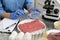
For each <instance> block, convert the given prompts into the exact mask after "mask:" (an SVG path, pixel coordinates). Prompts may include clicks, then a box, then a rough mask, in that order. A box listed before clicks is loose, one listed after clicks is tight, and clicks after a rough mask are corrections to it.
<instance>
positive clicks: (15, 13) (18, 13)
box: [10, 9, 25, 19]
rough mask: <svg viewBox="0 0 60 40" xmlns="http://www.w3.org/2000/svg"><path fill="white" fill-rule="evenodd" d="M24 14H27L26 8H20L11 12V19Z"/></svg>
mask: <svg viewBox="0 0 60 40" xmlns="http://www.w3.org/2000/svg"><path fill="white" fill-rule="evenodd" d="M23 15H25V12H24V10H20V9H18V10H17V11H16V12H13V13H11V14H10V19H17V18H20V17H21V16H23Z"/></svg>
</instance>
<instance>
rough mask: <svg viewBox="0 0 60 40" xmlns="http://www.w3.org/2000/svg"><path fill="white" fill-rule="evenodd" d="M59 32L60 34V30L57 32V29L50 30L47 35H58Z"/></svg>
mask: <svg viewBox="0 0 60 40" xmlns="http://www.w3.org/2000/svg"><path fill="white" fill-rule="evenodd" d="M58 32H60V30H56V29H52V30H48V31H47V35H48V34H50V33H58Z"/></svg>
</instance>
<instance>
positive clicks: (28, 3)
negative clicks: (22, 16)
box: [26, 0, 34, 9]
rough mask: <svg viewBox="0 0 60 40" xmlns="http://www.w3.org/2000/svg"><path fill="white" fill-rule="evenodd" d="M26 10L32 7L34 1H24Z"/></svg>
mask: <svg viewBox="0 0 60 40" xmlns="http://www.w3.org/2000/svg"><path fill="white" fill-rule="evenodd" d="M26 7H27V9H29V8H31V7H34V0H26Z"/></svg>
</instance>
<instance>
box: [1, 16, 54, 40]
mask: <svg viewBox="0 0 60 40" xmlns="http://www.w3.org/2000/svg"><path fill="white" fill-rule="evenodd" d="M38 19H39V20H41V21H43V22H44V23H45V25H46V27H47V29H48V30H50V29H54V25H53V24H54V21H50V20H46V19H42V16H40V17H39V18H38ZM15 30H16V31H17V28H15ZM9 35H10V34H9V33H0V40H8V38H9Z"/></svg>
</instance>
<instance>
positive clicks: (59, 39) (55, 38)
mask: <svg viewBox="0 0 60 40" xmlns="http://www.w3.org/2000/svg"><path fill="white" fill-rule="evenodd" d="M47 39H48V40H60V32H59V33H54V34H52V33H50V34H49V35H48V36H47Z"/></svg>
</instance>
